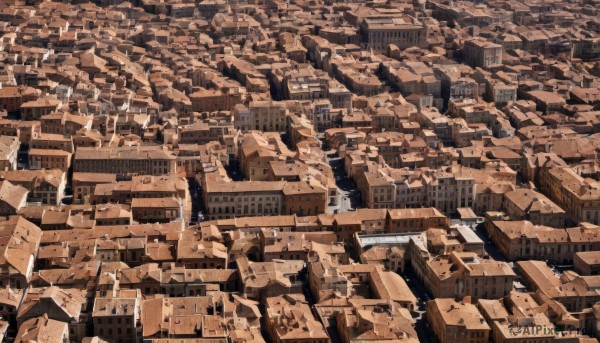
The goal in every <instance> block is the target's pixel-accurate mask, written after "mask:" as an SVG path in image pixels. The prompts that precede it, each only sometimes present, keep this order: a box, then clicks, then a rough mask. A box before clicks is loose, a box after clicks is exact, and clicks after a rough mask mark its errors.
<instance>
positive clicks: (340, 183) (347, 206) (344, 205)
mask: <svg viewBox="0 0 600 343" xmlns="http://www.w3.org/2000/svg"><path fill="white" fill-rule="evenodd" d="M328 161H329V165H330V166H331V169H332V170H333V174H334V177H335V183H336V185H337V187H338V194H339V203H338V205H337V206H329V208H328V210H329V212H330V213H335V211H336V210H337V211H338V212H348V211H355V210H356V209H357V208H360V205H361V198H360V192H359V191H358V190H356V184H355V183H354V180H352V179H351V178H349V177H348V175H346V171H345V170H344V160H343V159H342V158H340V157H332V158H328Z"/></svg>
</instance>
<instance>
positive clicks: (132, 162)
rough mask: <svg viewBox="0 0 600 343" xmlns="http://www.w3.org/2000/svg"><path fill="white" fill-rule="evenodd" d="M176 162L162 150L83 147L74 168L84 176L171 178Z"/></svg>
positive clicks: (150, 148)
mask: <svg viewBox="0 0 600 343" xmlns="http://www.w3.org/2000/svg"><path fill="white" fill-rule="evenodd" d="M30 154H31V153H30ZM176 160H177V158H176V157H175V156H174V155H173V153H172V152H170V151H167V150H163V148H161V147H152V146H149V147H140V146H137V147H118V148H116V147H115V148H86V147H82V148H79V149H77V152H76V153H75V160H74V166H73V168H74V172H82V173H102V174H119V175H125V174H133V175H167V174H175V172H176V167H177V165H176V164H177V162H176Z"/></svg>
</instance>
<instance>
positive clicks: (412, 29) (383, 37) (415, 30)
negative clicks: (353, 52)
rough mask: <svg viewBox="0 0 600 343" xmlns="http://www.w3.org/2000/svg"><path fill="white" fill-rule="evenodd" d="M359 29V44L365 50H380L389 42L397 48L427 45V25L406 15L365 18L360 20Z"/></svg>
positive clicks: (386, 46) (384, 48) (385, 47)
mask: <svg viewBox="0 0 600 343" xmlns="http://www.w3.org/2000/svg"><path fill="white" fill-rule="evenodd" d="M359 30H360V36H361V44H362V46H363V48H364V49H366V50H369V49H373V50H374V51H378V52H382V51H386V49H387V48H388V45H390V44H393V45H395V46H397V47H398V48H399V49H407V48H410V47H420V48H422V47H425V46H426V45H427V27H426V26H425V25H423V24H422V23H421V22H420V21H419V20H418V19H416V18H414V17H410V16H408V15H402V16H398V17H386V16H382V17H379V18H378V17H371V18H365V19H363V20H362V21H361V22H360V25H359Z"/></svg>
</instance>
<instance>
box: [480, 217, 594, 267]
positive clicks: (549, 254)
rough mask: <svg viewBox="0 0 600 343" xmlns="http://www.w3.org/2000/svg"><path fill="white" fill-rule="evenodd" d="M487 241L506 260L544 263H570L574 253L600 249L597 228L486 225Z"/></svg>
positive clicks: (520, 223)
mask: <svg viewBox="0 0 600 343" xmlns="http://www.w3.org/2000/svg"><path fill="white" fill-rule="evenodd" d="M486 227H487V228H488V234H489V236H490V240H491V241H492V242H494V244H495V245H496V246H497V247H498V250H499V251H500V252H501V253H502V254H503V255H504V257H506V258H507V259H509V260H513V261H514V260H525V259H544V260H548V261H556V262H558V263H563V264H564V263H573V259H574V254H575V253H576V252H577V251H581V252H586V251H595V250H598V249H600V237H598V235H599V234H600V227H598V226H596V225H593V224H590V223H581V224H580V225H579V226H578V227H572V228H567V229H556V228H553V227H548V226H542V225H535V224H533V223H532V222H529V221H491V222H487V223H486Z"/></svg>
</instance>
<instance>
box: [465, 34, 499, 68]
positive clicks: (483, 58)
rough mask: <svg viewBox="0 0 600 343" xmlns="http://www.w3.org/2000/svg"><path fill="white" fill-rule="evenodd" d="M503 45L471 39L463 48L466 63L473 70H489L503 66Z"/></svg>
mask: <svg viewBox="0 0 600 343" xmlns="http://www.w3.org/2000/svg"><path fill="white" fill-rule="evenodd" d="M502 52H503V49H502V45H500V44H496V43H492V42H490V41H487V40H482V39H471V40H468V41H466V42H465V45H464V46H463V56H464V59H465V63H466V64H468V65H470V66H471V67H473V68H476V67H479V68H483V69H488V68H492V67H497V66H500V65H502Z"/></svg>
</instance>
